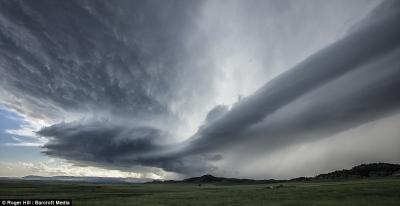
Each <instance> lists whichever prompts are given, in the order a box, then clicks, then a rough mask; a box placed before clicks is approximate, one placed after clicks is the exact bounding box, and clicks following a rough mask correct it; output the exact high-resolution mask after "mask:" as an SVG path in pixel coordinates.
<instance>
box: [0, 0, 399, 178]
mask: <svg viewBox="0 0 400 206" xmlns="http://www.w3.org/2000/svg"><path fill="white" fill-rule="evenodd" d="M207 3H208V4H207ZM293 4H294V3H293V2H290V1H280V2H279V3H270V2H269V3H265V2H264V1H252V3H249V4H247V6H246V7H244V8H243V11H245V12H244V13H245V15H243V14H242V13H240V12H239V11H242V10H240V9H238V8H239V7H240V8H242V7H241V6H243V5H244V3H243V2H235V3H231V4H230V5H229V6H227V8H229V10H228V9H227V10H228V11H227V14H230V15H231V16H232V15H233V17H232V18H233V20H232V19H230V20H231V21H236V20H237V21H239V24H243V25H244V26H243V28H242V27H240V28H237V29H235V28H234V27H235V26H229V25H230V24H229V22H231V21H225V20H226V18H227V17H231V16H230V15H227V17H226V16H224V15H222V16H221V18H219V17H218V18H215V19H214V18H211V17H214V16H212V15H211V17H208V18H210V19H211V20H212V21H217V22H218V21H220V23H221V25H225V24H228V26H227V28H228V29H226V28H225V27H224V29H221V28H218V27H217V26H215V25H219V24H212V23H210V22H208V21H210V19H208V18H204V16H207V15H208V14H209V13H208V12H210V10H211V11H213V9H215V8H214V7H216V8H220V7H219V6H218V4H214V3H212V2H203V1H162V2H160V1H124V0H123V1H118V3H115V2H109V1H63V2H54V1H49V0H39V1H35V2H33V1H32V2H30V1H2V2H0V54H1V57H0V72H1V73H2V75H1V76H0V85H1V89H0V95H1V97H0V103H1V104H4V105H6V106H7V107H8V108H11V109H14V110H16V111H17V112H19V113H21V114H24V115H27V116H29V117H35V118H39V119H47V120H49V122H51V123H52V124H53V125H52V126H49V127H45V128H43V129H41V130H40V131H38V132H37V134H38V135H40V136H43V137H46V138H48V139H49V142H48V143H47V144H46V145H45V146H44V147H43V153H44V154H46V155H48V156H53V157H59V158H63V159H67V160H70V161H73V162H75V163H77V164H89V165H95V166H101V167H106V168H118V169H121V170H132V169H137V167H151V168H161V169H163V170H165V171H172V172H177V173H181V174H186V175H193V174H202V173H205V172H211V171H215V170H217V164H216V162H218V161H220V160H223V158H224V156H227V155H229V154H228V153H224V152H225V151H226V150H229V149H231V148H234V147H238V146H239V147H243V148H244V147H245V148H246V150H247V151H248V152H246V154H247V155H255V154H256V153H258V152H260V151H264V150H268V151H272V150H277V149H279V148H284V147H286V146H288V145H291V144H293V143H299V142H306V141H310V140H316V139H321V138H324V137H328V136H330V135H332V134H335V133H337V132H340V131H344V130H347V129H350V128H354V127H356V126H358V125H360V124H364V123H366V122H369V121H372V120H377V119H379V118H382V117H385V116H387V115H391V114H394V113H396V112H397V110H398V107H399V106H398V105H400V97H399V95H397V91H399V89H400V82H399V79H400V68H399V66H398V59H399V58H400V50H399V46H400V39H399V38H398V37H399V36H400V29H399V28H400V3H398V2H396V1H386V2H384V3H383V4H381V5H380V6H379V7H378V8H376V9H375V10H374V11H373V12H371V14H370V15H369V16H368V17H367V18H365V19H364V20H362V21H361V22H360V23H359V24H357V25H356V26H354V27H352V30H351V31H350V32H349V33H347V34H346V35H345V36H344V37H343V38H341V39H340V40H338V41H336V42H334V43H333V44H331V45H329V46H327V47H325V48H324V49H322V50H320V51H318V52H316V53H315V54H313V55H311V56H310V57H308V58H306V59H305V60H303V61H301V62H300V63H299V64H297V65H296V66H294V67H293V68H292V69H290V70H287V71H286V72H284V73H282V74H281V75H279V76H277V77H275V78H273V79H272V80H271V81H269V82H267V83H266V84H265V85H264V86H262V87H261V88H260V89H258V90H257V91H256V92H255V93H254V94H252V95H250V96H247V97H245V98H242V99H240V100H239V101H238V102H236V103H235V104H234V105H233V106H232V107H231V108H230V109H229V107H228V106H224V105H218V106H214V108H212V109H211V110H210V111H209V112H208V114H206V112H204V111H205V108H207V109H209V108H211V107H210V105H216V104H215V103H214V102H211V101H214V100H215V99H210V97H211V96H218V94H219V93H218V92H217V91H216V87H218V85H219V84H222V83H223V82H222V83H221V82H219V81H218V79H217V78H216V76H218V75H220V76H223V75H224V74H221V72H218V71H219V70H217V69H215V65H214V63H215V62H214V61H213V59H212V58H211V57H212V56H213V55H215V56H217V57H224V54H225V53H226V52H227V51H228V50H230V48H236V47H231V45H228V46H227V45H224V44H222V43H221V45H222V46H223V47H222V49H221V51H219V50H218V51H215V50H213V49H210V47H212V45H213V44H218V43H219V41H222V40H223V39H224V38H232V39H233V40H234V41H231V42H230V43H232V42H235V44H237V45H236V46H237V47H239V48H242V47H245V46H246V45H247V44H249V45H250V44H251V45H253V44H254V42H256V43H257V45H253V46H254V47H253V46H249V48H250V49H249V48H243V52H245V50H246V49H249V50H256V51H257V52H255V53H256V54H255V55H256V56H255V57H254V58H261V59H263V56H264V55H267V54H268V53H273V54H271V55H272V56H274V54H275V53H276V52H279V51H271V52H270V51H269V49H268V48H269V47H268V45H267V43H265V44H264V43H260V42H261V41H263V35H265V34H268V33H269V32H270V31H269V29H270V28H269V27H272V28H275V29H278V30H279V31H280V32H282V34H285V35H289V36H287V37H286V38H279V40H280V41H283V39H288V41H290V44H292V43H293V44H297V43H296V41H294V40H293V39H296V38H295V37H293V35H294V34H293V32H284V31H285V30H287V29H288V27H290V25H280V24H279V23H277V22H275V23H274V24H270V25H269V27H267V29H265V31H264V30H263V32H260V33H257V32H252V30H250V28H253V27H254V28H257V29H258V27H259V24H258V23H257V22H258V20H260V21H261V20H262V19H263V18H264V17H265V16H263V15H264V13H268V12H265V9H266V8H267V7H268V5H272V6H271V8H272V9H270V10H271V11H275V12H277V13H276V15H278V13H285V12H286V11H292V10H291V9H292V8H294V6H293ZM206 6H207V7H206ZM213 6H214V7H213ZM235 6H237V7H238V8H236V7H235ZM205 8H207V9H205ZM268 8H269V7H268ZM309 9H310V8H309ZM268 11H269V10H268ZM307 11H308V10H307ZM230 12H231V13H232V14H231V13H230ZM235 12H238V13H237V15H236V13H235ZM217 13H218V14H219V12H217ZM274 15H275V13H274ZM335 15H336V14H335ZM243 16H245V17H243ZM201 17H203V18H204V19H205V20H204V19H203V20H204V21H205V23H204V22H201V21H200V20H199V19H200V18H201ZM290 17H291V18H289V19H290V20H295V21H296V24H297V21H300V20H299V19H300V18H297V17H296V16H290ZM313 18H314V17H313ZM224 19H225V20H224ZM314 19H315V18H314ZM249 22H251V23H250V24H247V23H249ZM300 23H301V22H300ZM204 24H205V25H204ZM208 24H210V25H213V26H214V27H215V28H214V27H212V26H210V28H209V25H208ZM321 26H323V25H321ZM231 27H232V28H231ZM316 28H320V27H316ZM214 30H215V31H214ZM242 30H243V31H242ZM206 31H212V32H213V33H212V34H210V33H207V32H206ZM257 31H258V30H257ZM289 31H291V30H289ZM230 32H232V33H230ZM241 32H243V33H245V34H246V36H245V37H248V38H249V43H240V42H238V41H237V39H235V38H233V37H237V36H235V35H237V33H241ZM216 34H218V35H220V36H218V35H216ZM232 36H233V37H232ZM239 37H244V36H240V35H239ZM250 40H254V42H253V41H250ZM269 43H271V42H269ZM272 43H273V42H272ZM310 44H311V43H310ZM218 45H219V44H218ZM266 45H267V46H266ZM305 45H307V44H305ZM233 46H235V45H233ZM310 46H311V45H310ZM261 47H262V48H261ZM264 47H265V48H264ZM295 47H296V46H293V48H295ZM297 49H298V48H297ZM235 51H236V50H235ZM258 51H261V52H258ZM237 52H238V53H240V52H241V51H239V50H238V51H237ZM288 52H289V53H290V52H291V50H290V51H288ZM289 56H292V55H288V57H287V58H288V59H289V58H290V57H289ZM296 58H298V57H296ZM296 58H295V59H296ZM221 61H222V62H224V61H225V60H221ZM263 61H264V60H260V62H262V63H261V66H262V67H265V66H266V65H267V64H266V63H265V62H263ZM265 61H267V60H265ZM288 61H289V60H288ZM227 62H228V61H227ZM289 62H290V61H289ZM229 63H230V64H235V62H233V63H232V62H228V63H226V65H228V66H229ZM226 65H225V63H224V64H221V65H219V66H226ZM228 66H227V67H228ZM243 70H246V68H243ZM285 70H286V69H285ZM222 73H223V72H222ZM239 78H244V75H242V76H240V77H239ZM260 79H261V78H260ZM263 81H265V80H264V79H263ZM235 92H238V94H234V96H237V95H240V92H241V91H235ZM210 102H211V103H210ZM222 103H224V102H222ZM217 104H221V102H218V103H217ZM203 112H204V114H201V115H198V116H196V115H195V114H193V116H196V117H195V118H197V119H204V117H205V120H204V123H203V125H202V126H200V127H199V129H198V131H197V132H196V133H195V134H194V135H193V136H192V137H191V138H188V139H186V140H185V141H182V139H183V138H182V137H179V138H178V136H180V134H179V131H178V130H180V129H182V128H183V129H182V130H185V128H186V127H188V125H189V124H190V123H189V122H188V120H190V119H191V118H190V117H187V116H185V115H187V114H191V113H203ZM189 116H190V115H189ZM60 121H66V122H62V123H59V122H60ZM57 122H58V123H57ZM195 122H196V121H195ZM196 126H199V125H196ZM192 134H193V133H192ZM184 138H187V136H185V137H184ZM249 148H251V149H249ZM244 156H245V155H244ZM249 158H251V157H249Z"/></svg>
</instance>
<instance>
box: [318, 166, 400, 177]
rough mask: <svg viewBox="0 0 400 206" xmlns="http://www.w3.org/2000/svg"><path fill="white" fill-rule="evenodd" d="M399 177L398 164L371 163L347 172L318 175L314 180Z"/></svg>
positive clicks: (338, 171)
mask: <svg viewBox="0 0 400 206" xmlns="http://www.w3.org/2000/svg"><path fill="white" fill-rule="evenodd" d="M392 175H394V176H398V175H400V165H399V164H388V163H372V164H361V165H358V166H355V167H353V168H351V169H349V170H337V171H334V172H330V173H327V174H320V175H317V176H316V177H315V179H337V178H362V177H385V176H392Z"/></svg>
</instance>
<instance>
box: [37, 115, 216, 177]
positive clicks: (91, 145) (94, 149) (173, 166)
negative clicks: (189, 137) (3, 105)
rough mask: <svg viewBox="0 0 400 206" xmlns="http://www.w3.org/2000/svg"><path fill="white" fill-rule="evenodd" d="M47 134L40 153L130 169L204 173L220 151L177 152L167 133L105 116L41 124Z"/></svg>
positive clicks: (41, 134) (211, 167)
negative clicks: (44, 125)
mask: <svg viewBox="0 0 400 206" xmlns="http://www.w3.org/2000/svg"><path fill="white" fill-rule="evenodd" d="M38 135H40V136H44V137H48V138H49V142H48V143H47V144H46V145H45V146H44V151H43V153H44V154H46V155H49V156H52V157H59V158H63V159H67V160H71V161H75V162H84V163H86V164H91V165H96V166H102V167H106V168H120V169H122V170H130V169H133V168H135V167H137V166H148V167H158V168H162V169H164V170H165V171H173V172H179V173H183V174H203V173H205V172H209V171H211V170H212V169H213V166H212V165H210V162H213V161H216V160H218V159H220V156H219V155H202V154H200V155H187V156H182V155H181V154H180V152H179V151H180V150H179V147H177V145H170V144H168V139H169V138H170V137H169V134H168V133H166V132H165V131H162V130H159V129H156V128H151V127H131V126H126V125H125V126H123V125H117V124H114V123H113V122H110V121H107V120H97V121H94V120H93V121H87V120H86V121H79V122H71V123H60V124H56V125H53V126H50V127H46V128H43V129H42V130H40V131H39V132H38Z"/></svg>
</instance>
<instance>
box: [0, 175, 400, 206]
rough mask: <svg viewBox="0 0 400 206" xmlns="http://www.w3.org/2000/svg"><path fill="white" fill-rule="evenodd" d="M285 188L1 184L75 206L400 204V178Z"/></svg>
mask: <svg viewBox="0 0 400 206" xmlns="http://www.w3.org/2000/svg"><path fill="white" fill-rule="evenodd" d="M283 185H284V187H282V188H276V189H269V186H270V185H212V184H210V185H204V184H203V185H202V186H201V187H199V186H197V185H194V184H120V185H117V184H85V183H68V182H64V183H62V182H36V181H1V182H0V199H1V198H25V199H34V198H59V199H63V198H64V199H72V203H73V205H140V206H145V205H177V206H178V205H207V206H208V205H255V206H259V205H307V206H308V205H352V206H354V205H363V206H364V205H377V206H378V205H379V206H382V205H396V206H398V205H400V178H384V179H368V180H367V179H364V180H346V181H336V182H333V181H331V182H315V181H314V182H308V183H300V182H298V183H296V182H293V183H284V184H283Z"/></svg>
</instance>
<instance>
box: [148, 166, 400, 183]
mask: <svg viewBox="0 0 400 206" xmlns="http://www.w3.org/2000/svg"><path fill="white" fill-rule="evenodd" d="M385 176H400V165H399V164H388V163H371V164H361V165H358V166H355V167H353V168H351V169H349V170H346V169H344V170H338V171H334V172H330V173H327V174H320V175H317V176H315V177H297V178H294V179H290V180H274V179H269V180H253V179H237V178H226V177H215V176H212V175H210V174H207V175H203V176H200V177H191V178H188V179H184V180H180V181H177V180H165V181H159V180H157V181H153V182H150V183H196V184H206V183H213V184H216V183H217V184H225V183H226V184H266V183H281V182H294V181H310V180H325V179H327V180H328V179H340V178H342V179H344V178H367V177H385Z"/></svg>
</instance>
